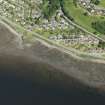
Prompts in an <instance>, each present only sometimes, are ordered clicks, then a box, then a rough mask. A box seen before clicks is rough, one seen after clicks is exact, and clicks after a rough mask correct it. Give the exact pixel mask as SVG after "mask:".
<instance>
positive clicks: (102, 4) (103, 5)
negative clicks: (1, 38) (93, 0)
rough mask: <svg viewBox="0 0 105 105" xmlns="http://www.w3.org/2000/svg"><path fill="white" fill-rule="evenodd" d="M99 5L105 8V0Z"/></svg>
mask: <svg viewBox="0 0 105 105" xmlns="http://www.w3.org/2000/svg"><path fill="white" fill-rule="evenodd" d="M99 6H100V7H104V8H105V0H100V4H99Z"/></svg>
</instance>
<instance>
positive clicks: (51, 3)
mask: <svg viewBox="0 0 105 105" xmlns="http://www.w3.org/2000/svg"><path fill="white" fill-rule="evenodd" d="M59 8H60V0H43V4H42V9H43V14H44V17H45V18H47V19H50V18H51V17H52V16H53V15H54V14H55V13H56V10H57V9H59Z"/></svg>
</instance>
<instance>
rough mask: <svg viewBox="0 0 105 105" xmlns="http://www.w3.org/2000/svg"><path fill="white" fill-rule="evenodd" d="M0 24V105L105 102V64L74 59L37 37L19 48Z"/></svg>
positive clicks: (93, 104)
mask: <svg viewBox="0 0 105 105" xmlns="http://www.w3.org/2000/svg"><path fill="white" fill-rule="evenodd" d="M0 27H1V28H0V43H1V44H0V104H1V105H77V104H81V105H104V104H105V94H104V88H103V87H104V81H105V64H101V63H100V64H99V63H92V62H89V61H81V60H77V59H75V58H73V57H71V56H70V55H67V54H64V53H63V52H60V51H59V50H57V49H55V48H49V47H48V46H45V45H44V44H42V43H40V42H38V41H36V42H35V43H33V45H32V46H31V47H29V48H28V47H24V48H22V47H20V42H21V40H20V39H19V40H20V41H19V40H18V41H16V39H18V37H17V36H15V35H14V34H13V33H11V32H10V31H9V30H8V29H7V28H6V27H4V26H3V25H0ZM7 42H8V43H7ZM23 46H24V45H23ZM92 86H94V88H93V87H92ZM95 87H98V89H96V88H95ZM101 88H102V90H103V91H100V90H101Z"/></svg>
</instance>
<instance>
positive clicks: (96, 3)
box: [91, 0, 100, 5]
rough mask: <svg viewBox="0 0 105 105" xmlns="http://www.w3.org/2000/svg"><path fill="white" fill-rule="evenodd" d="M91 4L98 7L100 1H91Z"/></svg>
mask: <svg viewBox="0 0 105 105" xmlns="http://www.w3.org/2000/svg"><path fill="white" fill-rule="evenodd" d="M91 3H93V4H95V5H98V4H99V3H100V0H91Z"/></svg>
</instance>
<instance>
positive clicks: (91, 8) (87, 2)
mask: <svg viewBox="0 0 105 105" xmlns="http://www.w3.org/2000/svg"><path fill="white" fill-rule="evenodd" d="M78 3H79V5H81V6H83V7H84V8H85V9H86V10H87V11H88V12H89V13H90V14H91V15H101V16H105V9H104V8H101V7H97V6H95V5H94V4H92V3H91V0H78Z"/></svg>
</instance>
